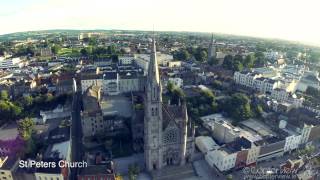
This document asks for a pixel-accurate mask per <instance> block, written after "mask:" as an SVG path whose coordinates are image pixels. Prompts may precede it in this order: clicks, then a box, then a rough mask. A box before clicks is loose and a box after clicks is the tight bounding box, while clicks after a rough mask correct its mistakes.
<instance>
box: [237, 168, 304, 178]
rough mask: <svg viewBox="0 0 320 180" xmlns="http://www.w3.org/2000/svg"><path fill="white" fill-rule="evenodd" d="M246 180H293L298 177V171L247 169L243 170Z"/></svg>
mask: <svg viewBox="0 0 320 180" xmlns="http://www.w3.org/2000/svg"><path fill="white" fill-rule="evenodd" d="M242 172H243V174H244V179H268V180H271V179H281V180H287V179H288V180H289V179H290V180H291V179H295V178H296V177H297V173H298V170H297V169H290V168H281V169H280V168H261V167H259V168H257V167H245V168H243V169H242Z"/></svg>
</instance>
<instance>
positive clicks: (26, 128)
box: [18, 118, 34, 140]
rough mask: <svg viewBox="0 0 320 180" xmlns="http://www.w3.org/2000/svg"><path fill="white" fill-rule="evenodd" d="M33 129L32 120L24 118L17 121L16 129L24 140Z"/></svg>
mask: <svg viewBox="0 0 320 180" xmlns="http://www.w3.org/2000/svg"><path fill="white" fill-rule="evenodd" d="M33 129H34V122H33V121H32V119H30V118H25V119H23V120H20V121H19V122H18V131H19V134H20V136H21V137H22V138H23V139H24V140H29V139H30V138H31V135H32V132H33Z"/></svg>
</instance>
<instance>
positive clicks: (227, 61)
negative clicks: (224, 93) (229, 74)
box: [222, 55, 233, 70]
mask: <svg viewBox="0 0 320 180" xmlns="http://www.w3.org/2000/svg"><path fill="white" fill-rule="evenodd" d="M222 67H223V68H225V69H229V70H231V69H233V57H232V55H226V56H225V57H224V60H223V64H222Z"/></svg>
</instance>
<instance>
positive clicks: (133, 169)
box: [128, 164, 140, 180]
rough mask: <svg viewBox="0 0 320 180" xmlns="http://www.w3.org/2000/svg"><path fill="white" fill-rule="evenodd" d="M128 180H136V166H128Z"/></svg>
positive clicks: (137, 172)
mask: <svg viewBox="0 0 320 180" xmlns="http://www.w3.org/2000/svg"><path fill="white" fill-rule="evenodd" d="M128 169H129V180H136V179H137V177H138V175H139V173H140V168H139V165H138V164H130V165H129V167H128Z"/></svg>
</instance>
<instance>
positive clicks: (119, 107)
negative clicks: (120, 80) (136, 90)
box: [101, 95, 132, 117]
mask: <svg viewBox="0 0 320 180" xmlns="http://www.w3.org/2000/svg"><path fill="white" fill-rule="evenodd" d="M101 108H102V111H103V114H105V115H108V114H109V115H119V116H123V117H131V116H132V104H131V100H130V98H128V97H125V96H121V95H119V96H106V97H104V98H103V101H102V102H101Z"/></svg>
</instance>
